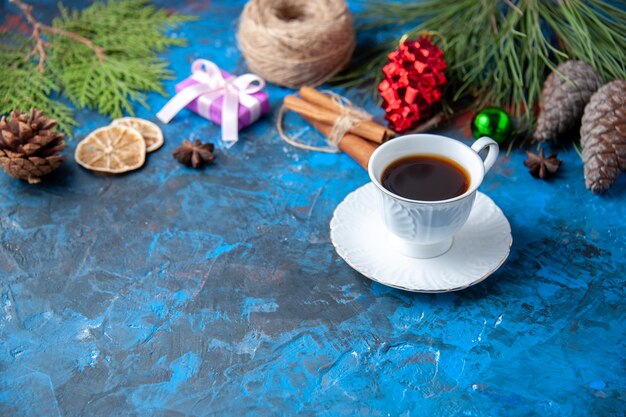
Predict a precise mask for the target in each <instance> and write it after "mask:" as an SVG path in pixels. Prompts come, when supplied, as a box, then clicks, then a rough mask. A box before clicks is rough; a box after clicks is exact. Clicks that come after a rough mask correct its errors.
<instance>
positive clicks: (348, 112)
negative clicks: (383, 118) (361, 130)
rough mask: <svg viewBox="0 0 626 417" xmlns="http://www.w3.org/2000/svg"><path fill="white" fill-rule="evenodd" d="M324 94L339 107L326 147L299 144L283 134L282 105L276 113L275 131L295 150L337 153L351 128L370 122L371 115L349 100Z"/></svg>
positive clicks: (283, 111)
mask: <svg viewBox="0 0 626 417" xmlns="http://www.w3.org/2000/svg"><path fill="white" fill-rule="evenodd" d="M324 92H325V93H326V94H328V95H330V96H331V98H332V99H333V102H334V103H335V104H336V105H337V107H339V111H340V114H339V117H337V120H336V121H335V124H334V125H333V126H332V130H331V132H330V134H329V135H328V137H327V138H326V143H327V146H314V145H309V144H308V143H305V142H301V141H299V140H298V137H296V136H290V135H288V134H287V133H285V131H284V128H283V118H284V114H285V112H286V111H287V110H288V109H287V108H286V107H285V105H284V104H283V105H282V107H281V108H280V110H279V111H278V117H277V120H276V130H277V131H278V134H279V135H280V137H281V138H282V139H283V140H284V141H285V142H287V143H288V144H290V145H291V146H294V147H296V148H300V149H306V150H309V151H316V152H326V153H338V152H340V150H339V143H340V142H341V139H343V137H344V136H345V135H346V133H348V132H349V131H350V129H352V127H353V126H354V125H355V124H357V123H361V122H364V121H367V120H372V115H371V114H369V113H368V112H366V111H365V110H364V109H362V108H360V107H358V106H355V105H354V104H352V102H351V101H350V100H348V99H347V98H345V97H342V96H340V95H339V94H336V93H333V92H330V91H324Z"/></svg>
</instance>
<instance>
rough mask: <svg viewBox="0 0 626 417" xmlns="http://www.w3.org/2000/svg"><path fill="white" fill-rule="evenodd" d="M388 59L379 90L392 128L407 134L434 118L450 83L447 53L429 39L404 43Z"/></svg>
mask: <svg viewBox="0 0 626 417" xmlns="http://www.w3.org/2000/svg"><path fill="white" fill-rule="evenodd" d="M388 58H389V63H388V64H387V65H385V66H384V67H383V74H384V76H385V78H384V79H383V80H382V81H381V82H380V84H378V91H380V96H381V97H382V99H383V104H382V107H383V109H385V113H386V115H385V119H387V120H388V121H389V127H390V128H391V129H393V130H395V131H396V132H404V131H406V130H409V129H413V128H415V127H416V126H417V125H418V124H419V121H420V120H423V119H427V118H429V117H430V116H431V115H432V114H431V109H432V107H433V105H434V104H436V103H438V102H439V101H440V100H441V96H442V95H443V94H442V91H441V90H442V87H443V86H444V85H445V84H446V76H445V74H444V73H443V72H444V70H445V69H446V62H445V61H444V59H443V51H442V50H441V49H439V47H437V45H435V44H433V43H432V42H431V41H430V38H429V37H428V36H421V37H419V38H417V39H416V40H407V41H404V42H402V43H400V47H399V48H398V49H397V50H395V51H393V52H391V53H390V54H389V55H388Z"/></svg>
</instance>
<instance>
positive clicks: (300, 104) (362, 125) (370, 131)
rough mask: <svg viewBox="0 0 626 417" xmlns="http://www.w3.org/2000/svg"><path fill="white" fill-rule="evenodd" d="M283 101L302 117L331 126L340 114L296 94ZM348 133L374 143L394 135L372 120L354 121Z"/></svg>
mask: <svg viewBox="0 0 626 417" xmlns="http://www.w3.org/2000/svg"><path fill="white" fill-rule="evenodd" d="M319 94H322V93H319ZM331 101H332V100H331ZM284 103H285V107H286V108H287V109H289V110H292V111H295V112H296V113H298V114H300V115H301V116H303V117H307V118H309V119H311V120H315V121H316V122H321V123H324V124H327V125H331V126H332V125H334V124H335V123H336V122H337V119H338V118H339V115H340V113H339V111H338V110H336V109H329V108H327V107H323V106H320V105H318V104H315V103H311V102H308V101H305V100H302V99H299V98H298V97H296V96H287V97H285V101H284ZM350 133H353V134H355V135H357V136H361V137H362V138H364V139H367V140H370V141H372V142H376V143H383V142H386V141H387V140H389V139H390V138H392V137H393V136H394V135H395V133H394V132H393V131H391V130H389V129H387V128H385V127H384V126H381V125H379V124H378V123H375V122H372V121H364V122H359V123H356V124H355V125H354V126H353V127H352V129H350Z"/></svg>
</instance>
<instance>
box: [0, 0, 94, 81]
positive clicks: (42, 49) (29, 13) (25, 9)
mask: <svg viewBox="0 0 626 417" xmlns="http://www.w3.org/2000/svg"><path fill="white" fill-rule="evenodd" d="M9 3H12V4H14V5H15V6H17V7H18V8H19V9H20V10H21V11H22V13H23V14H24V16H25V17H26V21H28V23H30V25H31V26H32V27H33V34H32V38H33V39H34V40H35V48H34V49H33V52H34V51H36V53H33V52H31V53H30V54H29V55H28V56H27V59H30V58H32V57H34V56H35V55H37V54H38V55H39V64H38V65H37V67H38V68H39V71H40V72H43V71H44V69H45V65H46V58H47V55H46V46H48V43H47V42H46V41H44V39H43V38H42V36H41V32H48V33H51V34H55V35H64V36H67V37H70V38H72V39H74V40H75V41H77V42H80V43H82V44H85V45H87V46H88V47H89V48H91V49H92V50H93V51H94V53H95V54H96V56H97V57H98V60H99V61H100V63H102V62H104V49H102V48H101V47H99V46H97V45H96V44H94V43H93V42H92V41H91V40H89V39H87V38H85V37H84V36H81V35H79V34H77V33H74V32H69V31H67V30H63V29H60V28H56V27H53V26H49V25H46V24H44V23H41V22H40V21H38V20H37V19H35V16H33V6H31V5H29V4H26V3H24V2H23V1H22V0H9Z"/></svg>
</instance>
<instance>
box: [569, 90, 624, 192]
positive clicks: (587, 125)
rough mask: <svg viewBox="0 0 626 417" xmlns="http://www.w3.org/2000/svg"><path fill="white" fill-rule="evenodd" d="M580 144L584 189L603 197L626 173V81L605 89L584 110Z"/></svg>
mask: <svg viewBox="0 0 626 417" xmlns="http://www.w3.org/2000/svg"><path fill="white" fill-rule="evenodd" d="M580 143H581V145H582V148H583V162H584V167H585V185H586V186H587V188H588V189H590V190H591V191H593V192H594V193H596V194H602V193H603V192H605V191H606V190H608V189H609V187H610V186H611V185H612V184H613V182H614V181H615V180H616V179H617V177H618V176H619V174H620V172H621V171H624V170H626V80H615V81H612V82H610V83H608V84H605V85H603V86H602V87H600V89H599V90H598V91H597V92H596V93H595V94H594V95H593V96H591V100H590V101H589V104H587V106H586V107H585V114H584V115H583V120H582V126H581V128H580Z"/></svg>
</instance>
